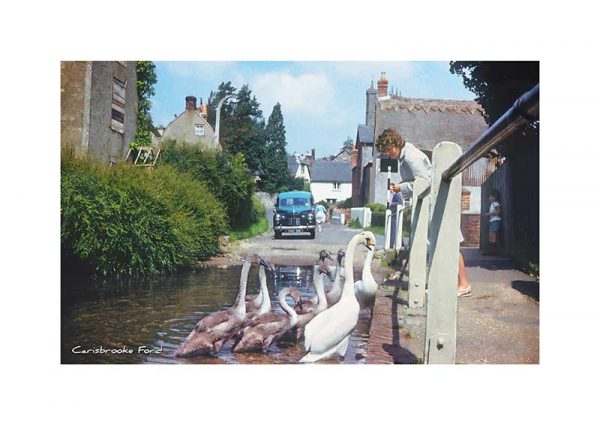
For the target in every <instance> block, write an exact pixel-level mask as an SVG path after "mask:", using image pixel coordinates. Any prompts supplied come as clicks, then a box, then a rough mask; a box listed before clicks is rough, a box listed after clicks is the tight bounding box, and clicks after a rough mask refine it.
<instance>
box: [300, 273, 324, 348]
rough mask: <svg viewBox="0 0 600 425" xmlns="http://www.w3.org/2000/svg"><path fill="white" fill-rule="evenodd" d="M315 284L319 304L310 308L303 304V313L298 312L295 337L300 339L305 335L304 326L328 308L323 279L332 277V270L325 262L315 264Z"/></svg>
mask: <svg viewBox="0 0 600 425" xmlns="http://www.w3.org/2000/svg"><path fill="white" fill-rule="evenodd" d="M313 275H314V276H315V277H314V285H315V289H316V291H317V300H318V302H317V304H316V305H314V304H313V305H311V306H310V307H308V308H304V306H302V310H301V311H302V313H299V314H298V324H297V325H296V332H295V339H296V341H298V340H300V339H301V338H302V336H303V335H304V328H305V327H306V325H307V324H308V323H310V321H311V320H313V319H314V318H315V317H316V316H317V315H318V314H319V313H321V312H322V311H325V310H327V305H328V304H327V297H326V295H325V284H324V283H323V279H324V278H325V277H328V278H329V277H331V271H330V270H329V267H327V266H326V265H324V264H321V265H320V266H314V272H313Z"/></svg>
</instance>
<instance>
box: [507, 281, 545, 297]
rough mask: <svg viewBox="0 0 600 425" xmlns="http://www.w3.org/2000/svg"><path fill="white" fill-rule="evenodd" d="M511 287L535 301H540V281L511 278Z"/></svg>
mask: <svg viewBox="0 0 600 425" xmlns="http://www.w3.org/2000/svg"><path fill="white" fill-rule="evenodd" d="M511 286H512V287H513V289H516V290H517V291H519V292H520V293H522V294H523V295H527V296H528V297H529V298H532V299H534V300H535V301H538V302H539V301H540V283H539V282H532V281H527V280H513V281H512V283H511Z"/></svg>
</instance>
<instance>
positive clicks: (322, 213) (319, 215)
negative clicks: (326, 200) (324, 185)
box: [315, 204, 327, 232]
mask: <svg viewBox="0 0 600 425" xmlns="http://www.w3.org/2000/svg"><path fill="white" fill-rule="evenodd" d="M315 211H316V217H315V218H316V219H317V228H318V229H319V232H321V231H322V230H323V224H325V221H326V220H327V209H325V207H324V206H323V205H321V204H318V205H317V207H316V208H315Z"/></svg>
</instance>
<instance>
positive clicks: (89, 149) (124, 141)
mask: <svg viewBox="0 0 600 425" xmlns="http://www.w3.org/2000/svg"><path fill="white" fill-rule="evenodd" d="M113 76H115V77H117V78H119V79H120V80H121V81H124V82H126V84H127V85H126V91H125V95H126V98H125V122H124V132H123V133H120V132H118V131H115V130H113V129H111V126H110V125H111V109H112V93H113ZM136 81H137V76H136V69H135V62H133V61H130V62H117V61H94V62H81V61H80V62H61V148H65V147H72V148H74V149H75V150H76V152H77V153H78V154H85V153H89V154H90V155H92V156H93V157H94V158H96V159H98V160H99V161H100V162H102V163H105V164H108V163H109V162H110V161H115V162H116V161H122V160H123V159H124V157H125V154H126V153H127V150H128V149H129V143H130V142H131V141H132V140H133V138H134V137H135V132H136V124H137V89H136Z"/></svg>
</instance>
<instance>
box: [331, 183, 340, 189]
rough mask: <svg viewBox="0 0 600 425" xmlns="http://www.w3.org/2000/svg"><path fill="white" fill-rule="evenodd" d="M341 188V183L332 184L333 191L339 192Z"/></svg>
mask: <svg viewBox="0 0 600 425" xmlns="http://www.w3.org/2000/svg"><path fill="white" fill-rule="evenodd" d="M341 188H342V184H341V183H337V182H336V183H334V184H333V190H340V189H341Z"/></svg>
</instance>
